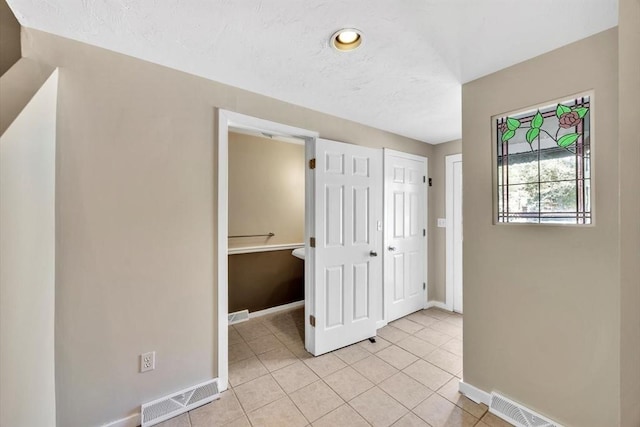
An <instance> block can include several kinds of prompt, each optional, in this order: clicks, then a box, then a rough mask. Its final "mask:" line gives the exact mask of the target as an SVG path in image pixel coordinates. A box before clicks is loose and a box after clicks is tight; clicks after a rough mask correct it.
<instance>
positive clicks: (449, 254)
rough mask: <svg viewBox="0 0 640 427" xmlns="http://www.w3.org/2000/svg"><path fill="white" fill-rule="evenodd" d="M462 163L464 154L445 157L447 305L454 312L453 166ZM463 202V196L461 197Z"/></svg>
mask: <svg viewBox="0 0 640 427" xmlns="http://www.w3.org/2000/svg"><path fill="white" fill-rule="evenodd" d="M457 162H462V153H460V154H450V155H448V156H446V157H445V198H446V200H445V217H446V222H447V227H446V230H445V231H446V240H445V242H446V243H445V248H446V255H445V257H446V269H445V305H446V307H447V310H449V311H453V292H454V291H453V267H454V266H453V261H454V259H453V258H454V257H453V253H454V251H453V249H454V241H453V235H454V224H453V207H454V200H455V199H454V197H455V194H454V188H453V181H454V177H453V164H454V163H457ZM460 199H461V200H462V194H461V195H460Z"/></svg>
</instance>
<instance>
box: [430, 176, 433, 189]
mask: <svg viewBox="0 0 640 427" xmlns="http://www.w3.org/2000/svg"><path fill="white" fill-rule="evenodd" d="M429 187H433V179H431V178H429Z"/></svg>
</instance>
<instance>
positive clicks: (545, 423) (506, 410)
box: [489, 392, 562, 427]
mask: <svg viewBox="0 0 640 427" xmlns="http://www.w3.org/2000/svg"><path fill="white" fill-rule="evenodd" d="M489 412H491V413H492V414H495V415H497V416H499V417H500V418H502V419H504V420H506V421H509V422H510V423H511V424H513V425H515V426H517V427H562V426H561V425H560V424H558V423H556V422H554V421H551V420H550V419H548V418H545V417H543V416H542V415H540V414H537V413H535V412H533V411H532V410H530V409H528V408H526V407H524V406H522V405H521V404H519V403H516V402H514V401H512V400H510V399H507V398H506V397H504V396H502V395H500V394H498V393H495V392H494V393H491V405H490V406H489Z"/></svg>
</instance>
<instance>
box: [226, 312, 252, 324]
mask: <svg viewBox="0 0 640 427" xmlns="http://www.w3.org/2000/svg"><path fill="white" fill-rule="evenodd" d="M247 320H249V310H241V311H236V312H234V313H229V324H230V325H233V324H236V323H240V322H246V321H247Z"/></svg>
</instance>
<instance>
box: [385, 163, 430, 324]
mask: <svg viewBox="0 0 640 427" xmlns="http://www.w3.org/2000/svg"><path fill="white" fill-rule="evenodd" d="M384 162H385V164H384V176H385V178H384V180H385V195H386V196H385V199H386V202H385V218H386V232H385V245H384V246H385V248H384V271H385V274H384V276H385V278H384V280H385V281H384V289H385V301H386V303H385V308H386V318H385V320H387V321H388V322H390V321H393V320H395V319H398V318H400V317H402V316H406V315H407V314H410V313H413V312H414V311H417V310H420V309H422V308H424V305H425V303H426V298H425V295H426V293H425V290H424V288H423V283H425V271H426V268H425V263H426V244H425V235H424V231H425V228H426V227H425V223H426V187H425V186H426V184H425V182H424V181H425V180H424V177H425V176H426V174H427V170H426V159H425V158H422V157H418V156H412V155H408V154H404V153H398V152H394V151H391V150H385V157H384Z"/></svg>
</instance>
